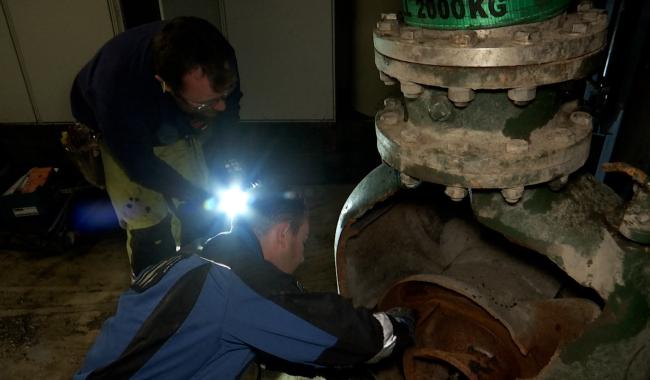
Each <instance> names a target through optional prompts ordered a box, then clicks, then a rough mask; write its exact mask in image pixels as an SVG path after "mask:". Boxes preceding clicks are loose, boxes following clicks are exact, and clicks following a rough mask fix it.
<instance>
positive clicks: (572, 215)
mask: <svg viewBox="0 0 650 380" xmlns="http://www.w3.org/2000/svg"><path fill="white" fill-rule="evenodd" d="M472 207H473V208H474V209H475V212H476V216H477V217H478V219H479V221H481V222H482V223H484V224H485V225H487V226H489V227H490V228H492V229H494V230H496V231H498V232H500V233H502V234H504V235H505V236H506V237H507V238H508V239H510V240H511V241H513V242H516V243H518V244H520V245H522V246H525V247H528V248H531V249H534V250H536V251H538V252H540V253H542V254H544V255H546V256H547V257H549V258H550V259H551V260H552V261H553V262H555V263H556V265H557V266H558V267H560V268H561V269H562V270H564V271H565V272H566V273H567V274H569V275H570V276H571V277H573V278H574V279H575V280H576V281H578V282H579V283H581V284H583V285H585V286H588V287H590V288H592V289H594V290H596V291H597V292H598V293H599V294H601V296H602V297H603V298H604V299H605V308H604V309H603V312H602V314H601V315H600V316H599V317H598V318H597V319H596V320H595V321H594V322H593V323H592V324H590V325H589V326H588V327H587V329H586V331H585V332H584V333H583V334H582V335H580V336H579V337H577V338H576V339H575V340H574V341H572V342H570V343H569V344H567V345H566V346H564V347H562V349H561V350H560V351H559V352H558V353H556V354H555V355H554V356H553V358H552V359H551V361H550V363H549V364H548V365H547V366H546V367H545V368H544V369H543V370H542V372H541V373H540V374H539V375H538V376H537V377H536V378H537V379H540V380H541V379H544V380H546V379H558V378H573V379H638V380H642V379H643V380H644V379H647V378H648V377H649V376H650V366H649V365H648V363H649V362H650V346H648V341H650V247H648V246H642V245H639V244H635V243H633V242H631V241H629V240H627V239H625V238H624V237H622V236H621V235H619V234H618V231H617V226H618V225H619V224H620V221H621V218H622V214H623V212H624V207H623V202H622V200H621V199H620V198H619V197H618V196H617V195H616V194H615V193H614V192H613V191H611V189H609V188H607V187H605V186H603V185H601V184H599V183H598V182H596V181H595V179H594V178H593V177H591V176H589V175H583V176H580V177H577V178H575V179H572V180H570V181H569V183H568V184H567V186H566V187H565V189H564V190H563V191H562V192H552V191H550V190H548V189H545V188H539V189H534V190H531V191H528V192H527V193H526V194H525V195H524V198H523V199H522V201H521V202H520V203H519V204H517V205H515V206H508V205H504V204H503V202H502V201H501V200H500V199H499V198H498V196H496V195H494V194H488V193H484V194H483V193H475V194H474V196H473V202H472Z"/></svg>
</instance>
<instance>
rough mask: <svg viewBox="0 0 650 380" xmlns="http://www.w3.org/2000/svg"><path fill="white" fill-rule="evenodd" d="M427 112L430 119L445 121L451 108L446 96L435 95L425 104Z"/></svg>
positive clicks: (449, 114)
mask: <svg viewBox="0 0 650 380" xmlns="http://www.w3.org/2000/svg"><path fill="white" fill-rule="evenodd" d="M427 112H429V117H431V120H432V121H445V120H447V119H449V116H451V112H452V108H451V105H450V104H449V101H448V100H447V98H443V97H440V96H437V97H435V98H433V99H431V102H430V103H429V104H428V105H427Z"/></svg>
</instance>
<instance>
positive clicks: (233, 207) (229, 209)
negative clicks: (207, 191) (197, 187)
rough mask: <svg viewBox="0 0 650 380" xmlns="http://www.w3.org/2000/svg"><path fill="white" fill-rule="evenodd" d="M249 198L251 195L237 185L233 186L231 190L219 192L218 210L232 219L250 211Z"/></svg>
mask: <svg viewBox="0 0 650 380" xmlns="http://www.w3.org/2000/svg"><path fill="white" fill-rule="evenodd" d="M249 198H250V195H249V194H248V193H247V192H246V191H243V190H242V189H241V188H240V187H239V186H237V185H233V186H232V187H230V188H229V189H227V190H223V191H220V192H219V204H218V205H217V209H218V210H219V211H222V212H224V213H225V214H226V215H228V217H230V218H231V219H232V218H234V217H235V216H237V215H241V214H243V213H245V212H246V211H247V210H248V200H249Z"/></svg>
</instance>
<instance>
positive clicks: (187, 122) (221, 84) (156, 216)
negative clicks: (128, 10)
mask: <svg viewBox="0 0 650 380" xmlns="http://www.w3.org/2000/svg"><path fill="white" fill-rule="evenodd" d="M240 98H241V92H240V90H239V82H238V75H237V64H236V59H235V52H234V50H233V48H232V46H230V44H229V43H228V41H226V39H225V38H224V37H223V36H222V35H221V33H219V31H218V30H217V29H216V28H215V27H214V26H213V25H211V24H210V23H209V22H207V21H205V20H202V19H199V18H195V17H179V18H176V19H172V20H170V21H163V22H155V23H151V24H146V25H143V26H140V27H137V28H134V29H130V30H128V31H126V32H124V33H122V34H120V35H118V36H116V37H115V38H113V39H112V40H110V41H108V43H106V44H105V45H104V46H103V47H102V48H101V49H100V50H99V51H98V53H97V54H96V55H95V57H93V59H92V60H91V61H90V62H88V64H86V66H85V67H84V68H83V69H82V70H81V71H80V72H79V74H78V75H77V77H76V79H75V81H74V84H73V87H72V92H71V104H72V113H73V115H74V117H75V118H76V119H77V120H78V121H79V122H80V123H81V124H84V125H86V126H88V127H89V128H91V129H92V130H93V131H94V132H95V133H97V134H99V135H100V148H101V156H102V162H103V170H104V179H105V187H106V190H107V192H108V195H109V197H110V199H111V202H112V204H113V208H114V209H115V212H116V214H117V217H118V219H119V221H120V224H121V225H122V226H123V227H124V228H125V229H126V231H127V252H128V253H129V259H130V263H131V268H132V270H133V273H134V275H137V274H138V273H139V272H140V271H141V270H142V269H144V268H146V267H147V266H149V265H151V264H155V263H157V262H159V261H160V260H163V259H165V258H168V257H170V256H173V255H175V254H176V253H175V252H176V249H177V246H180V245H182V244H184V243H187V242H190V241H192V240H193V239H194V238H196V237H197V236H199V235H201V234H202V233H204V231H205V229H206V228H207V227H208V220H207V219H206V218H205V215H204V214H205V212H204V211H203V210H202V204H203V202H204V201H205V200H206V199H207V198H209V197H210V194H209V193H208V192H207V189H208V188H209V186H210V183H209V182H210V178H209V174H208V169H207V166H206V162H205V158H204V154H203V146H202V144H203V143H204V142H205V141H214V139H212V140H210V139H209V136H208V133H211V132H214V129H218V128H225V127H226V126H228V125H230V124H233V123H235V122H236V121H237V120H238V118H239V99H240ZM211 130H212V131H211ZM216 143H217V144H218V143H219V142H218V141H217V142H216ZM210 145H214V144H213V143H210ZM210 148H211V149H213V148H214V147H212V146H210Z"/></svg>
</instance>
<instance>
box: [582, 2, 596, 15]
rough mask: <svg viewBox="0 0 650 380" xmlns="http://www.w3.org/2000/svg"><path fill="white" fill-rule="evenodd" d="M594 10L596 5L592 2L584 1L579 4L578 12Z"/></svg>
mask: <svg viewBox="0 0 650 380" xmlns="http://www.w3.org/2000/svg"><path fill="white" fill-rule="evenodd" d="M593 8H594V4H593V3H592V2H591V1H582V2H581V3H580V4H578V12H580V13H582V12H587V11H590V10H592V9H593Z"/></svg>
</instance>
